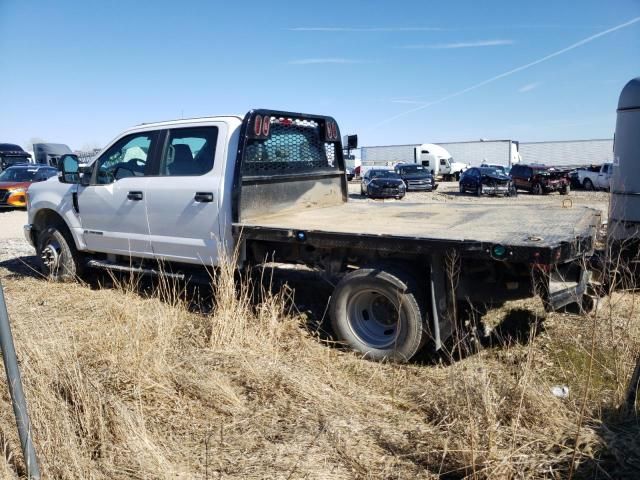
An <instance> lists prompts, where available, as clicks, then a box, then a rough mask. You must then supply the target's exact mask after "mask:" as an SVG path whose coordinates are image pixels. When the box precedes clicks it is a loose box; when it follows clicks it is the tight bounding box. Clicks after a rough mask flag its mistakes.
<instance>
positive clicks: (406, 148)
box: [360, 143, 469, 179]
mask: <svg viewBox="0 0 640 480" xmlns="http://www.w3.org/2000/svg"><path fill="white" fill-rule="evenodd" d="M360 155H361V158H362V171H361V173H364V172H366V171H367V170H368V169H370V168H385V167H392V166H394V165H396V164H398V163H417V164H419V165H423V166H425V167H427V168H428V169H429V170H430V171H431V173H432V174H433V175H436V176H439V177H442V178H445V179H447V178H453V177H455V178H456V179H458V178H459V177H460V173H462V172H463V171H464V170H466V169H467V168H469V165H468V164H465V163H462V162H458V161H456V160H454V158H453V157H452V156H451V154H450V153H449V152H448V151H447V149H445V148H443V147H442V146H440V145H436V144H433V143H423V144H421V145H388V146H378V147H362V149H361V151H360Z"/></svg>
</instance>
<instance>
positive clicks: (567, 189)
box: [560, 185, 571, 195]
mask: <svg viewBox="0 0 640 480" xmlns="http://www.w3.org/2000/svg"><path fill="white" fill-rule="evenodd" d="M569 193H571V187H570V186H569V185H567V186H566V187H564V188H562V189H561V190H560V195H569Z"/></svg>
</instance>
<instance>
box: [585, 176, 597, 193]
mask: <svg viewBox="0 0 640 480" xmlns="http://www.w3.org/2000/svg"><path fill="white" fill-rule="evenodd" d="M582 185H583V186H584V189H585V190H589V191H591V190H595V188H594V186H593V182H592V181H591V179H589V178H585V179H584V183H583V184H582Z"/></svg>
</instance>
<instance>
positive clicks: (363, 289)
mask: <svg viewBox="0 0 640 480" xmlns="http://www.w3.org/2000/svg"><path fill="white" fill-rule="evenodd" d="M418 293H419V292H418V289H417V287H416V282H415V280H413V278H412V277H411V276H410V275H409V274H407V273H406V272H405V271H402V270H396V269H387V268H385V269H382V268H377V267H376V268H361V269H358V270H355V271H353V272H351V273H348V274H347V275H345V276H344V277H343V278H342V280H341V281H340V282H339V283H338V285H337V286H336V288H335V290H334V292H333V295H332V296H331V302H330V305H329V312H330V315H331V326H332V328H333V331H334V333H335V335H336V337H337V339H338V340H339V341H342V342H344V343H345V344H346V345H347V346H349V347H350V348H352V349H353V350H356V351H358V352H360V353H362V354H364V356H365V357H366V358H369V359H371V360H392V361H396V362H406V361H408V360H409V359H411V357H413V356H414V355H415V354H416V353H417V352H418V350H420V348H421V347H422V345H423V344H424V342H425V340H426V338H427V333H426V331H425V323H424V319H425V310H424V305H423V302H422V301H421V300H420V296H419V294H418Z"/></svg>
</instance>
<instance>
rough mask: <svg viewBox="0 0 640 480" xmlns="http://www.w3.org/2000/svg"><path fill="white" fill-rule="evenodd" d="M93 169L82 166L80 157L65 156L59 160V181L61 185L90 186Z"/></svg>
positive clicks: (70, 154)
mask: <svg viewBox="0 0 640 480" xmlns="http://www.w3.org/2000/svg"><path fill="white" fill-rule="evenodd" d="M90 177H91V168H90V167H88V166H86V165H82V164H80V160H78V156H77V155H74V154H72V153H69V154H65V155H63V156H61V157H60V158H59V159H58V180H60V182H61V183H79V184H81V185H89V181H90Z"/></svg>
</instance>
